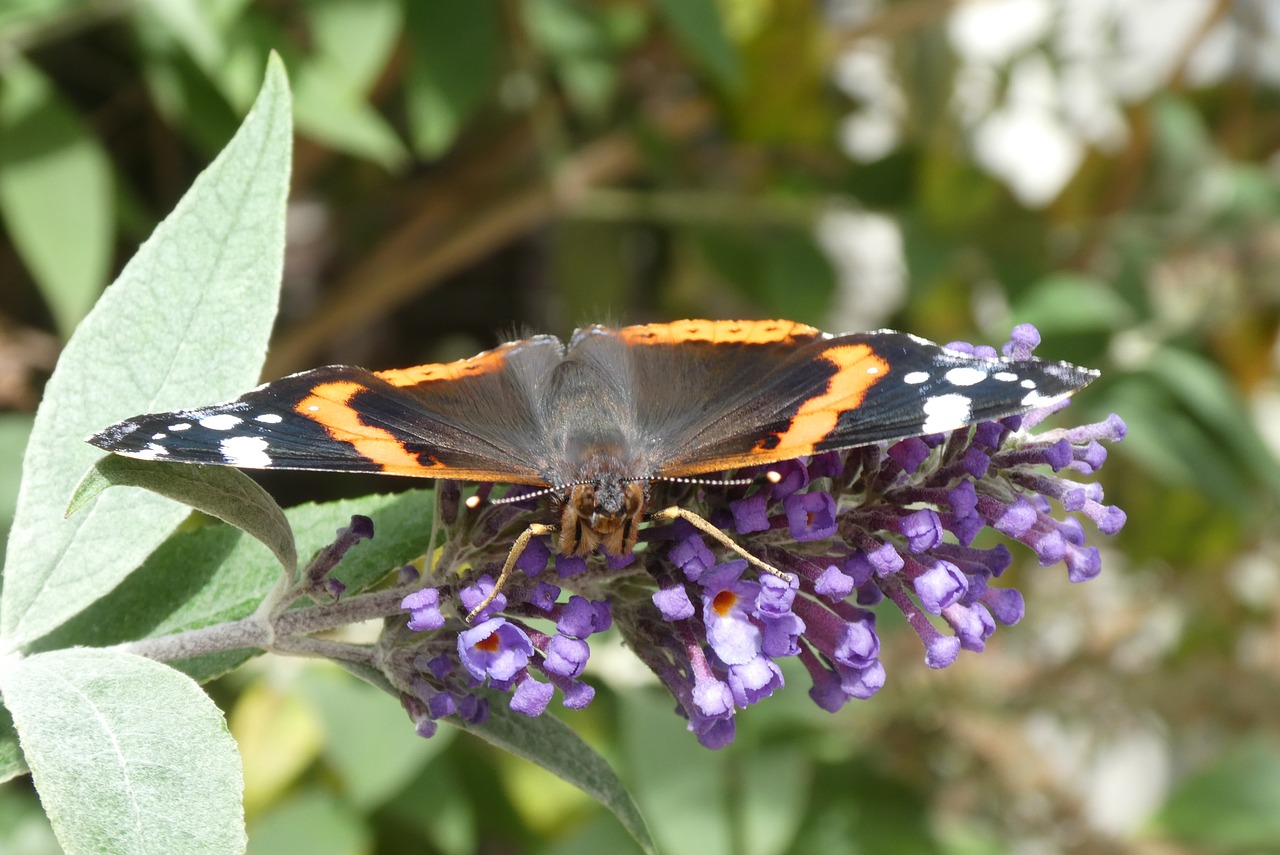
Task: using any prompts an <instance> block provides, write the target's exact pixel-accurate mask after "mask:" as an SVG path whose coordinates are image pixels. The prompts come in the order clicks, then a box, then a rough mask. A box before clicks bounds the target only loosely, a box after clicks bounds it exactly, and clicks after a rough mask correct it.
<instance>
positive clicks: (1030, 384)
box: [1018, 378, 1036, 389]
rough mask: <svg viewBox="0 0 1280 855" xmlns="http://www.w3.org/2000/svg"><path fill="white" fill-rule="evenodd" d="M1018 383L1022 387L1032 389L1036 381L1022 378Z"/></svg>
mask: <svg viewBox="0 0 1280 855" xmlns="http://www.w3.org/2000/svg"><path fill="white" fill-rule="evenodd" d="M1018 385H1019V386H1021V387H1022V388H1023V389H1034V388H1035V387H1036V381H1034V380H1032V379H1030V378H1028V379H1026V380H1023V381H1022V382H1021V383H1019V384H1018Z"/></svg>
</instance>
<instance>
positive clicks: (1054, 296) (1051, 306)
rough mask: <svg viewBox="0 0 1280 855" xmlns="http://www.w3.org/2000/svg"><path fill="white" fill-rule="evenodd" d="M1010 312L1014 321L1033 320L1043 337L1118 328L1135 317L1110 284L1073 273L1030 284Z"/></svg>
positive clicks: (1057, 275) (1124, 325) (1027, 321)
mask: <svg viewBox="0 0 1280 855" xmlns="http://www.w3.org/2000/svg"><path fill="white" fill-rule="evenodd" d="M1013 316H1014V318H1015V319H1016V320H1017V322H1018V323H1027V324H1035V326H1036V328H1037V329H1038V330H1040V333H1041V335H1043V336H1044V337H1045V338H1048V337H1050V336H1053V335H1062V334H1068V333H1078V332H1095V331H1113V330H1119V329H1124V328H1125V327H1128V326H1130V325H1132V324H1133V323H1134V321H1135V312H1134V310H1133V308H1132V307H1131V306H1130V305H1129V304H1128V303H1126V302H1125V301H1124V300H1122V299H1121V298H1120V295H1119V294H1117V293H1116V292H1115V291H1114V290H1113V289H1112V288H1110V287H1109V286H1107V285H1106V284H1105V283H1103V282H1102V281H1100V280H1098V279H1094V278H1093V277H1091V276H1081V275H1079V274H1076V273H1055V274H1052V275H1050V276H1046V277H1045V278H1044V279H1041V280H1040V281H1039V282H1036V283H1035V284H1033V285H1031V286H1030V287H1029V288H1028V289H1027V291H1026V293H1025V294H1023V295H1022V296H1021V297H1020V298H1019V300H1018V302H1017V305H1016V306H1015V307H1014V310H1013Z"/></svg>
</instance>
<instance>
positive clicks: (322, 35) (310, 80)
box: [294, 0, 434, 171]
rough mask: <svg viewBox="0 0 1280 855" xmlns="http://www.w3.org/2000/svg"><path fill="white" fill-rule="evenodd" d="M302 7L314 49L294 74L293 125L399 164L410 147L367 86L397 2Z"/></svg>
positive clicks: (393, 32) (387, 48)
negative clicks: (373, 100) (376, 104)
mask: <svg viewBox="0 0 1280 855" xmlns="http://www.w3.org/2000/svg"><path fill="white" fill-rule="evenodd" d="M432 5H434V4H432ZM304 8H305V10H306V15H307V18H308V21H309V23H310V30H311V35H312V38H313V40H314V51H313V52H312V55H311V56H310V57H308V58H307V59H306V60H305V61H304V62H302V63H300V64H299V65H298V67H297V70H296V74H295V82H294V101H295V108H294V110H295V111H294V116H295V118H296V120H297V123H298V130H299V131H301V132H303V133H306V134H307V135H309V136H312V137H315V138H316V139H317V140H320V141H321V142H324V143H326V144H328V145H330V146H332V147H333V148H336V149H339V150H341V151H345V152H347V153H349V154H353V155H355V156H356V157H362V158H365V159H366V160H371V161H373V162H374V163H377V164H379V165H381V166H382V167H383V168H384V169H387V170H389V171H395V170H397V169H400V168H401V167H403V166H404V165H405V163H406V162H407V161H408V158H409V153H408V151H407V150H406V149H405V147H404V144H403V143H402V142H401V141H400V138H399V137H398V136H396V133H395V131H394V130H393V129H392V127H391V125H390V124H389V123H388V122H387V121H386V119H384V118H383V117H382V116H381V115H380V114H379V113H378V111H377V110H376V109H375V108H374V107H373V105H371V104H370V103H369V92H370V91H371V90H372V89H373V85H374V83H376V82H377V79H378V76H379V75H380V74H381V73H382V70H383V67H384V66H385V65H386V62H387V59H388V58H389V56H390V54H391V50H392V49H393V48H394V47H395V45H396V39H397V37H398V35H399V32H400V19H401V11H400V3H399V2H398V0H324V2H319V3H310V4H307V5H306V6H305V7H304Z"/></svg>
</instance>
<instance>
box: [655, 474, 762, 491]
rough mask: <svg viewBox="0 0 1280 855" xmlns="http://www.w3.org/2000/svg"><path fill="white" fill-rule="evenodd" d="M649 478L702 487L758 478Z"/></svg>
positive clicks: (739, 483) (733, 484) (732, 484)
mask: <svg viewBox="0 0 1280 855" xmlns="http://www.w3.org/2000/svg"><path fill="white" fill-rule="evenodd" d="M774 474H775V473H773V472H770V473H769V474H768V475H766V476H765V477H769V476H771V475H774ZM635 480H637V481H639V480H650V479H640V478H637V479H635ZM651 480H654V481H665V482H667V483H668V484H701V485H702V486H704V487H745V486H747V485H748V484H754V483H756V481H757V480H759V479H757V478H666V477H658V478H653V479H651ZM770 480H773V479H770ZM779 480H781V476H779V477H778V478H777V480H774V483H775V484H776V483H777V481H779Z"/></svg>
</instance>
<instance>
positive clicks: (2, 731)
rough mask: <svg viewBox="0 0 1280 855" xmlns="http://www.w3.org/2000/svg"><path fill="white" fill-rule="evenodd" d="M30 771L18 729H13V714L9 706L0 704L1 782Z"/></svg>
mask: <svg viewBox="0 0 1280 855" xmlns="http://www.w3.org/2000/svg"><path fill="white" fill-rule="evenodd" d="M28 771H30V770H29V769H27V761H25V760H24V759H22V749H21V748H19V747H18V731H16V730H14V729H13V716H11V715H9V709H8V708H7V707H4V706H0V784H3V783H4V782H5V781H8V780H10V779H11V778H16V777H18V776H19V775H25V774H26V773H27V772H28Z"/></svg>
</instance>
